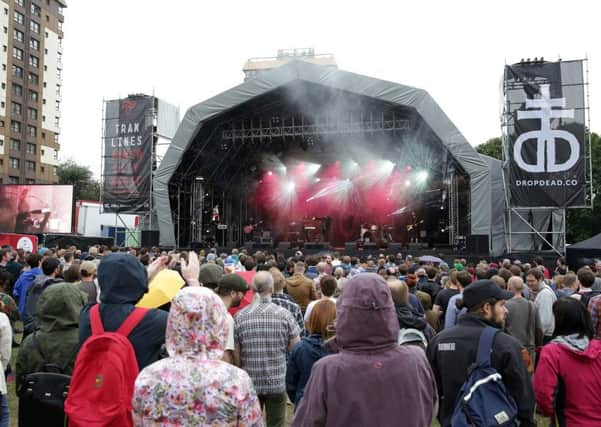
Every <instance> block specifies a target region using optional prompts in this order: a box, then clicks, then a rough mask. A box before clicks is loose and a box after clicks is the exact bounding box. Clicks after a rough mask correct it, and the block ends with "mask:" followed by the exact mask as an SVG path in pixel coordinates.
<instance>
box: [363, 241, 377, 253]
mask: <svg viewBox="0 0 601 427" xmlns="http://www.w3.org/2000/svg"><path fill="white" fill-rule="evenodd" d="M363 249H364V250H366V251H375V250H376V249H378V245H376V242H369V243H364V244H363Z"/></svg>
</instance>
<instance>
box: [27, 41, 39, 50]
mask: <svg viewBox="0 0 601 427" xmlns="http://www.w3.org/2000/svg"><path fill="white" fill-rule="evenodd" d="M29 47H30V48H31V49H33V50H40V42H39V41H37V40H36V39H29Z"/></svg>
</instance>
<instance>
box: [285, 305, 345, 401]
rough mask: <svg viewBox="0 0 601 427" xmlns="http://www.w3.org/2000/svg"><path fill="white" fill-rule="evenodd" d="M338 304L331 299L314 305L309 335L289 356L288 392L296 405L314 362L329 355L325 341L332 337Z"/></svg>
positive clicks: (309, 323) (308, 329)
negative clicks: (325, 347)
mask: <svg viewBox="0 0 601 427" xmlns="http://www.w3.org/2000/svg"><path fill="white" fill-rule="evenodd" d="M335 318H336V304H334V303H333V302H332V301H330V300H321V301H319V302H317V303H316V304H315V306H313V309H312V310H311V314H310V316H309V320H308V322H307V332H308V333H309V336H308V337H304V338H303V339H302V341H301V342H300V343H298V344H297V345H296V346H295V347H294V349H293V350H292V353H291V354H290V357H289V358H288V369H287V370H286V392H287V393H288V397H289V398H290V400H291V401H292V402H294V405H295V407H297V406H298V404H299V402H300V400H301V399H302V397H303V392H304V389H305V384H307V381H308V380H309V376H310V375H311V368H312V367H313V364H314V363H315V362H317V361H318V360H319V359H321V358H322V357H324V356H326V355H327V351H326V350H325V349H324V347H323V344H324V341H325V340H327V339H328V338H331V335H332V331H333V326H334V319H335Z"/></svg>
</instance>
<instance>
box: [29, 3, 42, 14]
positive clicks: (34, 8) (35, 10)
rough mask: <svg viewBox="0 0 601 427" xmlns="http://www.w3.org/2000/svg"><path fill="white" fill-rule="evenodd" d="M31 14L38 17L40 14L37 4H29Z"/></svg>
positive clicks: (40, 10)
mask: <svg viewBox="0 0 601 427" xmlns="http://www.w3.org/2000/svg"><path fill="white" fill-rule="evenodd" d="M31 14H32V15H34V16H37V17H40V15H41V14H42V9H41V8H40V6H38V5H37V4H33V3H31Z"/></svg>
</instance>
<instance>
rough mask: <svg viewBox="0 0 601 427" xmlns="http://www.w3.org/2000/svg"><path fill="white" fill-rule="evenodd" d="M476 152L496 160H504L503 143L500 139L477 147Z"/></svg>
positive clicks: (491, 140) (494, 139)
mask: <svg viewBox="0 0 601 427" xmlns="http://www.w3.org/2000/svg"><path fill="white" fill-rule="evenodd" d="M476 151H477V152H478V153H480V154H484V155H486V156H489V157H493V158H495V159H499V160H503V143H502V141H501V138H500V137H497V138H492V139H489V140H488V141H486V142H485V143H484V144H480V145H478V146H477V147H476Z"/></svg>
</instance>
